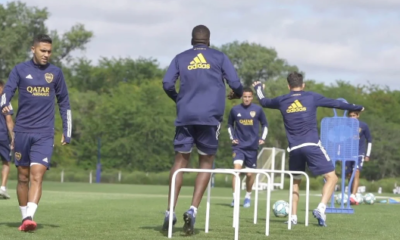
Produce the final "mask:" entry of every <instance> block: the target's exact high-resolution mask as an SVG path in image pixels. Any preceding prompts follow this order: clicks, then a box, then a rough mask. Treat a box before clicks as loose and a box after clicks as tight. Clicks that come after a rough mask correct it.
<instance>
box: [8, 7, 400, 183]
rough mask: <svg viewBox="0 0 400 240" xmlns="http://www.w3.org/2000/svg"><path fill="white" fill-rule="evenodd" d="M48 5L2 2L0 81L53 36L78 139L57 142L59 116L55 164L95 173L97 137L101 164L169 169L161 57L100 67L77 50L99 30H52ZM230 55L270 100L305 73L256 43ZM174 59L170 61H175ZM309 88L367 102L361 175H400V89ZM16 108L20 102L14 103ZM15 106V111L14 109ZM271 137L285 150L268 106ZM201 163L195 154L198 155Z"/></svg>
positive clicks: (222, 161)
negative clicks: (368, 145) (37, 40)
mask: <svg viewBox="0 0 400 240" xmlns="http://www.w3.org/2000/svg"><path fill="white" fill-rule="evenodd" d="M48 16H49V13H48V11H47V9H46V8H44V9H39V8H37V7H29V6H27V5H26V4H23V3H20V2H9V3H7V4H5V5H0V19H1V21H2V22H3V24H2V25H0V29H1V31H0V78H2V79H4V80H6V79H7V76H8V74H9V73H10V71H11V69H12V68H13V67H14V65H15V64H17V63H19V62H22V61H25V60H28V59H29V58H30V57H31V56H30V47H31V44H32V42H31V41H32V38H33V36H34V35H35V34H37V33H48V34H49V35H50V36H51V37H52V38H53V40H54V44H53V56H52V63H53V64H55V65H57V66H60V67H62V69H63V71H64V74H65V78H66V81H67V84H68V86H69V92H70V100H71V107H72V116H73V136H72V137H73V138H72V143H71V145H70V146H68V147H61V146H60V144H59V139H60V134H61V126H62V124H61V119H60V116H59V114H58V111H57V115H56V138H55V150H54V156H53V158H52V165H53V166H54V167H57V166H63V167H73V166H74V167H79V168H85V169H94V168H95V166H96V162H97V139H98V138H101V142H102V148H101V155H102V165H103V167H104V168H115V169H125V170H139V171H154V172H156V171H165V170H168V169H169V168H170V167H171V165H172V163H173V159H174V150H173V146H172V139H173V137H174V133H175V127H174V124H173V123H174V120H175V104H174V103H173V102H172V100H170V99H169V98H168V97H167V96H166V94H165V93H164V91H163V89H162V83H161V81H162V77H163V75H164V72H165V69H162V68H161V67H160V66H159V64H158V62H157V60H155V59H146V58H140V59H130V58H102V59H100V61H99V63H98V64H96V65H94V64H93V63H92V62H91V61H89V60H87V59H85V58H73V57H72V55H71V52H72V51H74V50H77V49H84V48H85V47H86V46H87V44H88V43H89V42H90V40H91V39H92V37H93V33H92V32H91V31H88V30H86V29H85V27H84V26H83V25H82V24H77V25H75V26H72V27H71V30H70V31H69V32H67V33H65V34H63V35H60V34H58V33H57V31H56V30H49V29H48V28H47V27H46V25H45V21H46V20H47V18H48ZM215 48H217V49H219V50H221V51H223V52H225V53H226V54H227V55H228V56H229V58H230V59H231V61H232V62H233V64H234V65H235V67H236V69H237V72H238V74H239V76H240V78H241V80H242V81H243V83H244V85H246V86H249V85H250V84H251V83H252V82H253V81H255V80H261V81H264V82H265V83H266V92H265V94H266V96H268V97H276V96H278V95H281V94H285V93H287V91H288V90H287V83H286V79H285V78H286V75H287V74H288V73H289V72H291V71H300V70H299V69H298V68H297V67H296V66H294V65H293V66H292V65H289V64H288V63H287V62H286V61H285V60H284V59H281V58H279V57H278V53H277V52H276V51H275V50H273V49H270V48H266V47H264V46H262V45H259V44H256V43H248V42H232V43H227V44H224V45H222V46H220V47H215ZM171 57H172V56H171ZM306 84H307V89H308V90H312V91H315V92H318V93H320V94H323V95H325V96H327V97H331V98H338V97H342V98H345V99H346V100H347V101H349V102H352V103H357V104H361V105H364V106H365V107H366V111H365V113H362V115H361V120H363V121H365V122H366V123H367V124H368V125H369V127H370V130H371V133H372V136H373V148H372V156H371V162H369V163H367V164H365V166H364V171H363V172H362V174H363V175H364V176H365V177H367V178H368V179H379V178H383V177H393V176H398V175H399V173H400V149H399V148H398V146H400V138H399V137H397V136H400V115H399V114H398V113H399V112H400V104H399V103H400V92H399V91H391V90H390V89H386V88H381V87H378V86H374V85H363V86H354V85H351V84H350V83H349V82H346V81H337V82H336V83H335V84H331V85H325V84H323V83H317V82H315V81H311V80H308V81H307V82H306ZM240 102H241V100H235V101H227V104H226V109H225V119H224V122H223V127H222V131H221V135H220V145H219V146H220V148H219V150H218V153H217V157H216V167H231V166H232V157H231V156H232V154H231V142H230V140H229V137H228V133H227V131H226V128H227V124H226V120H227V114H228V113H229V111H230V109H231V108H232V107H233V106H234V105H236V104H239V103H240ZM13 104H14V106H17V98H16V97H14V99H13ZM15 108H16V109H17V107H15ZM264 111H265V113H266V116H267V119H268V123H269V128H270V130H269V134H268V137H267V140H266V144H265V146H268V147H277V148H283V149H286V147H287V140H286V135H285V130H284V127H283V122H282V117H281V115H280V113H279V111H276V110H270V109H264ZM332 115H333V112H332V110H331V109H323V108H321V109H319V110H318V121H319V122H320V121H321V119H322V118H323V117H326V116H332ZM196 158H197V157H196Z"/></svg>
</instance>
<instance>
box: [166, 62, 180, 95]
mask: <svg viewBox="0 0 400 240" xmlns="http://www.w3.org/2000/svg"><path fill="white" fill-rule="evenodd" d="M178 77H179V66H178V59H177V57H175V58H174V59H172V61H171V64H170V65H169V67H168V69H167V72H166V73H165V75H164V78H163V89H164V91H165V93H166V94H167V95H168V97H170V98H171V99H172V100H173V101H174V102H176V99H177V97H178V93H177V92H176V88H175V83H176V81H177V80H178Z"/></svg>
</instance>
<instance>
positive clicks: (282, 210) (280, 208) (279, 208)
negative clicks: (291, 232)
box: [272, 200, 289, 217]
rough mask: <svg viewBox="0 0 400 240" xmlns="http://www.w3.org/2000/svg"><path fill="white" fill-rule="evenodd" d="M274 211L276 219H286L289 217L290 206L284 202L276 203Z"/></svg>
mask: <svg viewBox="0 0 400 240" xmlns="http://www.w3.org/2000/svg"><path fill="white" fill-rule="evenodd" d="M272 210H273V212H274V215H275V217H286V216H287V215H289V204H288V203H287V202H285V201H283V200H279V201H276V202H275V203H274V205H273V207H272Z"/></svg>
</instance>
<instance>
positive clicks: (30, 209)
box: [26, 202, 38, 219]
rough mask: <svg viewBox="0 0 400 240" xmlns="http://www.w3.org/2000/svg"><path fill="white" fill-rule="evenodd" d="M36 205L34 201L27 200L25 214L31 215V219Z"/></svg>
mask: <svg viewBox="0 0 400 240" xmlns="http://www.w3.org/2000/svg"><path fill="white" fill-rule="evenodd" d="M37 207H38V205H37V204H36V203H34V202H28V205H27V210H26V213H27V216H28V217H31V218H32V219H33V216H34V215H35V212H36V209H37Z"/></svg>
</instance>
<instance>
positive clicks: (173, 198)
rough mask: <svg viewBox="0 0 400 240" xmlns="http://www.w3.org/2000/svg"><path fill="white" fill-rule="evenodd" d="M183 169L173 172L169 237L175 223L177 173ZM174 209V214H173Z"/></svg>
mask: <svg viewBox="0 0 400 240" xmlns="http://www.w3.org/2000/svg"><path fill="white" fill-rule="evenodd" d="M180 170H181V169H178V170H176V171H175V172H174V174H172V179H171V194H170V195H171V196H170V202H169V203H170V204H169V212H170V214H169V224H168V238H172V223H173V216H174V214H173V212H174V200H175V182H176V175H177V174H178V173H179V172H181V171H180ZM171 211H172V214H171Z"/></svg>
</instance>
